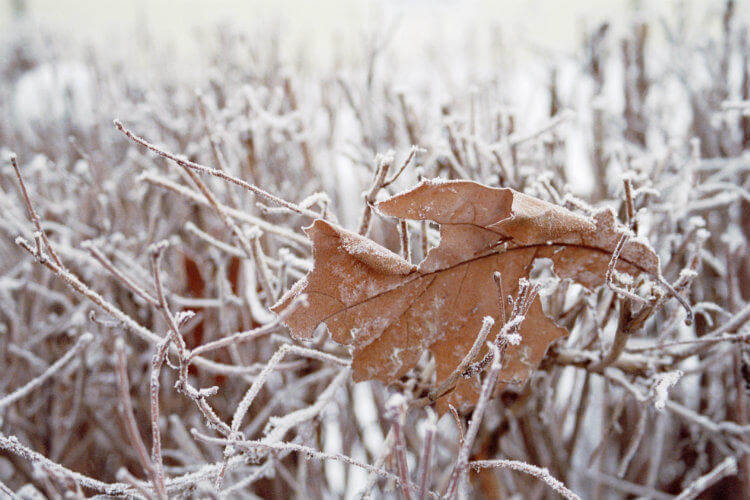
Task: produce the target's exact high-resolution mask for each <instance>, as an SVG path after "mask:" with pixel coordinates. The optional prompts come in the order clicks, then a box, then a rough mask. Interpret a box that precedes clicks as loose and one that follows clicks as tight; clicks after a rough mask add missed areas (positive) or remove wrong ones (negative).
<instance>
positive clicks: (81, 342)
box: [0, 333, 94, 410]
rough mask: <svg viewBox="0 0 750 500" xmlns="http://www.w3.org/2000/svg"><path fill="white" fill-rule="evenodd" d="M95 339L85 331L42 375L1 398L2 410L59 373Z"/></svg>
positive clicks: (0, 408) (0, 406) (0, 405)
mask: <svg viewBox="0 0 750 500" xmlns="http://www.w3.org/2000/svg"><path fill="white" fill-rule="evenodd" d="M93 339H94V336H93V335H91V334H90V333H84V334H83V335H81V336H80V337H78V340H77V341H76V343H75V345H74V346H73V347H71V348H70V349H69V350H68V352H66V353H65V354H64V355H63V356H62V357H60V359H58V360H57V361H55V362H54V363H52V364H51V365H50V366H49V367H48V368H47V369H46V370H44V372H43V373H42V374H41V375H39V376H37V377H35V378H34V379H33V380H31V381H29V382H28V383H26V385H24V386H23V387H20V388H18V389H16V390H15V391H13V392H11V393H10V394H8V395H6V396H3V397H2V398H0V410H2V409H3V408H5V407H6V406H8V405H11V404H13V403H15V402H16V401H18V400H19V399H22V398H24V397H25V396H27V395H28V394H30V393H31V392H32V391H33V390H34V389H36V388H37V387H39V386H41V385H42V384H43V383H44V382H45V381H47V380H48V379H49V378H51V377H53V376H55V374H57V372H59V371H60V369H61V368H62V367H63V366H65V365H66V364H67V363H68V362H69V361H70V360H71V359H73V357H74V356H75V355H76V354H78V353H79V352H81V351H82V350H83V349H84V348H85V347H86V346H87V345H88V344H89V343H91V341H92V340H93Z"/></svg>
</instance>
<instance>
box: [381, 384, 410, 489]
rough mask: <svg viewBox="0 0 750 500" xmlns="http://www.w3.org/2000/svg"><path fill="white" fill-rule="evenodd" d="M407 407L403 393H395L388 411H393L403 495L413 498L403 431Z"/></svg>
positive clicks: (397, 459)
mask: <svg viewBox="0 0 750 500" xmlns="http://www.w3.org/2000/svg"><path fill="white" fill-rule="evenodd" d="M406 409H407V407H406V401H405V400H404V397H403V396H402V395H401V394H394V395H393V396H391V399H390V400H389V401H388V403H387V411H388V412H390V413H391V425H392V427H393V437H394V441H393V443H394V446H393V451H394V454H395V455H396V464H397V465H398V475H399V477H400V478H401V495H402V497H403V498H404V500H411V493H410V492H409V488H408V487H407V484H408V483H409V465H408V464H407V462H406V443H405V442H404V432H403V427H404V422H405V420H406Z"/></svg>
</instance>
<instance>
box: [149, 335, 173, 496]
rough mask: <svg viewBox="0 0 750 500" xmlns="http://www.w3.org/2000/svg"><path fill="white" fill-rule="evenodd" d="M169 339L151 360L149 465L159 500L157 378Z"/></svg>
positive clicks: (163, 487)
mask: <svg viewBox="0 0 750 500" xmlns="http://www.w3.org/2000/svg"><path fill="white" fill-rule="evenodd" d="M170 342H171V339H170V338H169V337H167V338H166V339H164V340H163V341H162V342H161V343H160V344H159V345H157V346H156V350H155V351H154V355H153V357H152V358H151V385H150V393H151V398H150V401H151V464H152V468H153V471H154V488H155V490H156V493H157V495H159V497H160V498H167V489H166V485H165V478H164V462H163V460H162V454H161V430H160V428H159V388H160V384H159V376H160V375H161V367H162V365H163V364H164V359H165V358H166V357H167V350H168V348H169V344H170Z"/></svg>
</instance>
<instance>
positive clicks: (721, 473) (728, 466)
mask: <svg viewBox="0 0 750 500" xmlns="http://www.w3.org/2000/svg"><path fill="white" fill-rule="evenodd" d="M735 474H737V459H736V458H734V457H727V458H725V459H724V460H722V461H721V463H719V465H717V466H716V467H714V468H713V469H712V470H711V471H710V472H709V473H707V474H705V475H703V476H701V477H699V478H698V479H696V480H695V481H693V482H692V483H690V484H689V485H688V487H687V488H685V489H684V490H682V493H680V494H679V495H677V496H676V497H675V500H692V499H693V498H696V497H698V495H700V494H701V493H703V492H704V491H706V490H707V489H708V488H710V487H711V486H713V485H714V484H716V483H717V482H719V481H720V480H722V479H724V478H725V477H727V476H733V475H735Z"/></svg>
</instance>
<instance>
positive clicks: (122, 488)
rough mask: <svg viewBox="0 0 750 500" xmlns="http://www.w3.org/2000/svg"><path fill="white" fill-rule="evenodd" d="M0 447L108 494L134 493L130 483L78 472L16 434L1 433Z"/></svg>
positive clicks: (61, 475) (55, 473) (52, 471)
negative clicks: (32, 448)
mask: <svg viewBox="0 0 750 500" xmlns="http://www.w3.org/2000/svg"><path fill="white" fill-rule="evenodd" d="M0 449H3V450H5V451H7V452H9V453H13V454H14V455H18V456H19V457H21V458H23V459H24V460H28V461H29V462H31V463H33V464H39V465H40V466H42V467H44V468H45V469H46V470H48V471H49V472H50V473H52V474H54V475H55V476H58V477H61V478H65V479H68V480H71V481H74V482H76V483H78V484H81V485H82V486H85V487H86V488H91V489H93V490H95V491H99V492H102V493H104V494H106V495H114V496H119V495H132V494H133V489H132V487H131V486H130V485H128V484H124V483H105V482H102V481H99V480H96V479H92V478H90V477H88V476H84V475H83V474H79V473H78V472H73V471H72V470H70V469H67V468H65V467H63V466H62V465H60V464H57V463H55V462H53V461H52V460H50V459H48V458H46V457H45V456H44V455H42V454H40V453H37V452H35V451H33V450H31V449H29V448H27V447H25V446H24V445H22V444H21V443H20V442H19V441H18V438H16V437H15V436H6V435H4V434H0Z"/></svg>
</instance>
